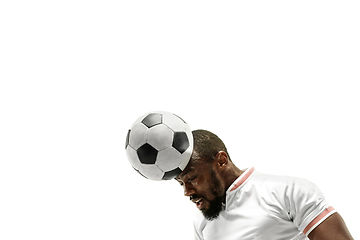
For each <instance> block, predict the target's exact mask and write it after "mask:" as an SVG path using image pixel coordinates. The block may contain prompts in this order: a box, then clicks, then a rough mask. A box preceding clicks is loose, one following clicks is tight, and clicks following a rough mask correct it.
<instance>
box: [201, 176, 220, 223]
mask: <svg viewBox="0 0 360 240" xmlns="http://www.w3.org/2000/svg"><path fill="white" fill-rule="evenodd" d="M210 174H211V179H213V181H212V183H211V184H210V186H209V191H210V192H211V193H212V195H214V196H215V199H214V200H211V201H208V202H209V208H208V209H201V210H200V211H201V212H202V214H203V215H204V217H205V218H206V219H207V220H209V221H212V220H215V219H216V218H218V217H219V216H220V213H221V211H222V210H223V205H224V204H223V201H224V199H225V193H223V192H224V191H223V189H219V188H221V183H220V180H219V179H218V178H217V176H216V174H215V172H214V170H213V169H210Z"/></svg>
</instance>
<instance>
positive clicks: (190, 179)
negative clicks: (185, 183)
mask: <svg viewBox="0 0 360 240" xmlns="http://www.w3.org/2000/svg"><path fill="white" fill-rule="evenodd" d="M195 178H197V176H195V177H193V178H189V181H192V180H194V179H195Z"/></svg>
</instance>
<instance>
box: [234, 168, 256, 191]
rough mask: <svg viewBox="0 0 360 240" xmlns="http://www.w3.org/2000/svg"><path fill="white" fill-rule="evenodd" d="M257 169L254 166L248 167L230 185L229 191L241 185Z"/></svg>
mask: <svg viewBox="0 0 360 240" xmlns="http://www.w3.org/2000/svg"><path fill="white" fill-rule="evenodd" d="M254 171H255V169H254V167H251V168H248V169H247V170H246V171H245V172H244V173H243V174H241V176H240V177H239V178H238V179H236V180H235V182H233V184H232V185H231V186H230V187H229V189H230V190H229V192H231V191H234V190H235V189H237V188H238V187H240V186H241V185H242V184H243V183H244V182H245V181H246V180H247V179H248V178H249V177H250V176H251V174H253V172H254Z"/></svg>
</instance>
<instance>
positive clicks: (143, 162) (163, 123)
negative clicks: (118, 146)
mask: <svg viewBox="0 0 360 240" xmlns="http://www.w3.org/2000/svg"><path fill="white" fill-rule="evenodd" d="M125 149H126V154H127V157H128V160H129V161H130V164H131V165H132V167H133V168H134V169H135V170H136V171H137V172H139V173H140V174H141V175H142V176H144V177H145V178H148V179H152V180H169V179H173V178H175V177H176V176H178V175H179V174H180V173H181V172H182V171H183V170H184V169H185V167H186V165H187V164H188V162H189V160H190V157H191V154H192V150H193V136H192V133H191V130H190V127H189V125H188V124H187V123H186V122H185V121H184V120H183V119H181V118H180V117H178V116H176V115H175V114H173V113H169V112H150V113H147V114H145V115H143V116H142V117H140V118H139V119H138V120H136V121H135V123H134V124H133V125H132V127H131V129H130V130H129V131H128V134H127V136H126V144H125Z"/></svg>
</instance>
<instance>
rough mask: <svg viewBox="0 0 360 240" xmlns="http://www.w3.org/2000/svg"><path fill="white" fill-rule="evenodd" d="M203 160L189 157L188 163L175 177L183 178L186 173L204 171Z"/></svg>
mask: <svg viewBox="0 0 360 240" xmlns="http://www.w3.org/2000/svg"><path fill="white" fill-rule="evenodd" d="M205 164H206V163H205V162H204V161H203V160H201V159H196V160H195V159H191V160H190V161H189V164H188V165H187V166H186V168H185V169H184V171H182V172H181V173H180V174H179V176H177V177H176V178H175V179H177V180H179V179H182V178H184V177H185V176H186V175H187V174H189V173H192V172H199V171H201V172H204V166H205Z"/></svg>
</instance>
